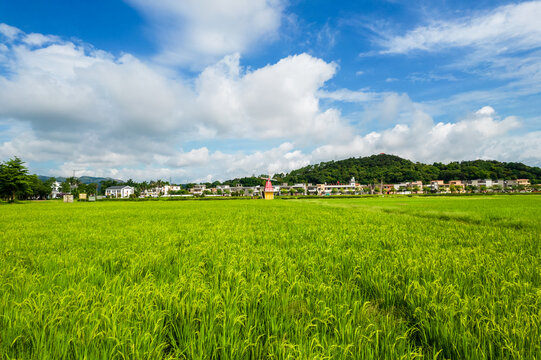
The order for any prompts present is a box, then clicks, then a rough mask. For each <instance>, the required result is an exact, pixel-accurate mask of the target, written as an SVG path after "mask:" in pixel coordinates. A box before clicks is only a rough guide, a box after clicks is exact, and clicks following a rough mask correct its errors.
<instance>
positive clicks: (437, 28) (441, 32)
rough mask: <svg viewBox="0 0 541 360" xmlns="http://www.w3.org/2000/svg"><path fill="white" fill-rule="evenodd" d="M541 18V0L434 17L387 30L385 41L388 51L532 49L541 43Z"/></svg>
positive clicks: (505, 50) (507, 50) (506, 50)
mask: <svg viewBox="0 0 541 360" xmlns="http://www.w3.org/2000/svg"><path fill="white" fill-rule="evenodd" d="M540 18H541V2H540V1H530V2H524V3H520V4H512V5H506V6H501V7H498V8H496V9H495V10H493V11H491V12H490V13H487V14H483V15H478V16H471V17H467V18H462V19H458V20H440V21H434V22H433V23H432V24H430V25H428V26H421V27H418V28H416V29H414V30H411V31H409V32H407V33H406V34H405V35H398V36H392V35H388V34H383V36H384V39H383V40H382V41H381V45H382V46H383V47H384V48H385V50H384V51H383V52H384V53H408V52H411V51H413V50H423V51H437V50H441V49H445V48H449V47H467V46H472V47H478V48H490V49H492V50H494V51H496V52H497V53H504V52H509V51H518V50H523V49H531V48H534V47H538V46H539V45H541V27H540V26H539V19H540Z"/></svg>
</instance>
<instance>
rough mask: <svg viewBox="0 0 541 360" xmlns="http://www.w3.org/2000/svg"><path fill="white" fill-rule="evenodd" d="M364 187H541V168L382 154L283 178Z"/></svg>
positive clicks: (311, 167)
mask: <svg viewBox="0 0 541 360" xmlns="http://www.w3.org/2000/svg"><path fill="white" fill-rule="evenodd" d="M352 176H354V177H355V181H356V182H358V183H362V184H368V183H373V182H376V183H379V182H380V181H381V180H382V179H383V182H384V183H399V182H403V181H412V180H422V181H423V182H424V183H426V182H429V181H430V180H445V181H449V180H473V179H530V181H531V182H532V183H535V184H537V183H541V168H539V167H532V166H527V165H524V164H522V163H515V162H509V163H506V162H499V161H493V160H474V161H461V162H452V163H449V164H442V163H434V164H432V165H427V164H422V163H418V162H417V163H414V162H412V161H410V160H406V159H402V158H400V157H398V156H395V155H387V154H379V155H372V156H368V157H360V158H350V159H345V160H340V161H329V162H322V163H320V164H316V165H308V166H306V167H303V168H301V169H298V170H293V171H292V172H290V173H289V174H287V175H285V176H284V177H283V181H285V182H288V183H300V182H308V183H314V184H323V183H325V182H327V183H335V182H337V181H340V183H347V182H349V180H350V179H351V177H352Z"/></svg>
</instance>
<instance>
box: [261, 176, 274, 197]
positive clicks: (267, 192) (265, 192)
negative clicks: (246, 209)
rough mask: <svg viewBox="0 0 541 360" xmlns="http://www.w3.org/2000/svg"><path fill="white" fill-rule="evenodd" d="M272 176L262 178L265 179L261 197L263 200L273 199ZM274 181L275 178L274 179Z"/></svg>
mask: <svg viewBox="0 0 541 360" xmlns="http://www.w3.org/2000/svg"><path fill="white" fill-rule="evenodd" d="M271 177H272V176H269V177H268V178H262V179H264V180H267V181H266V182H265V189H264V190H263V198H264V199H265V200H273V199H274V188H273V187H272V182H271V181H273V180H274V179H271ZM274 181H276V180H274Z"/></svg>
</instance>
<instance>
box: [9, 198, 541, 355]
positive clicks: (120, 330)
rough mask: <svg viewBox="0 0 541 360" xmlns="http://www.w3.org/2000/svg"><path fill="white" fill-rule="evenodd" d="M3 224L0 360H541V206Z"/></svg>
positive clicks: (235, 211)
mask: <svg viewBox="0 0 541 360" xmlns="http://www.w3.org/2000/svg"><path fill="white" fill-rule="evenodd" d="M0 217H1V218H0V359H14V358H18V359H28V358H29V359H84V358H86V359H128V358H139V359H162V358H166V359H177V358H188V359H209V358H214V359H242V358H246V359H260V358H275V359H285V358H291V359H299V358H301V359H303V358H319V359H324V358H336V359H346V358H349V359H359V358H367V359H368V358H374V359H399V358H406V359H409V358H426V359H428V358H430V359H432V358H438V359H443V358H452V359H466V358H471V359H496V358H509V359H535V358H537V359H541V329H540V326H541V253H540V244H541V242H540V234H541V197H538V196H521V197H516V196H515V197H513V196H492V197H467V198H459V197H448V198H446V197H433V198H431V197H425V198H420V197H419V198H416V197H413V198H407V197H404V198H364V199H343V200H338V199H332V200H330V199H325V200H324V199H313V200H288V201H283V200H275V201H262V200H242V201H178V202H173V201H171V202H169V201H157V202H98V203H74V204H63V203H59V202H40V203H26V204H14V205H3V206H0Z"/></svg>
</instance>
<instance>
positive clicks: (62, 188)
mask: <svg viewBox="0 0 541 360" xmlns="http://www.w3.org/2000/svg"><path fill="white" fill-rule="evenodd" d="M60 191H62V192H63V193H66V194H68V193H70V192H71V185H70V183H69V182H68V181H67V180H66V181H64V182H63V183H62V184H60Z"/></svg>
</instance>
